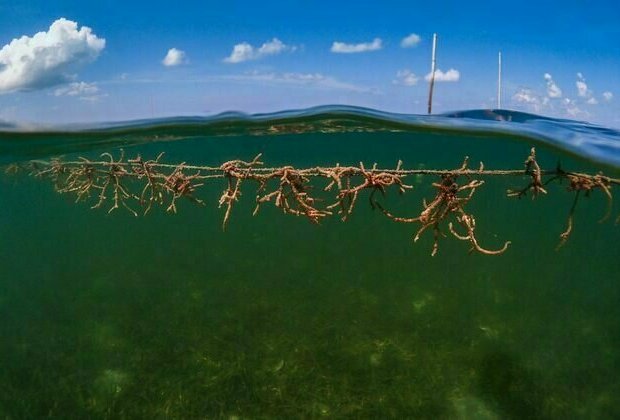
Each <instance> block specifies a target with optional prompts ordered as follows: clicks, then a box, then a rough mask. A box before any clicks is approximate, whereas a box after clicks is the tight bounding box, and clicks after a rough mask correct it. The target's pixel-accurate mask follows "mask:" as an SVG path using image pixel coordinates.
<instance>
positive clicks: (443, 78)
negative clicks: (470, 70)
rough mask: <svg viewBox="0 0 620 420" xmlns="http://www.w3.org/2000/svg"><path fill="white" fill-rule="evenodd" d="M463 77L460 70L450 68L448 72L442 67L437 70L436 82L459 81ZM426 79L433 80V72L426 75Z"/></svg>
mask: <svg viewBox="0 0 620 420" xmlns="http://www.w3.org/2000/svg"><path fill="white" fill-rule="evenodd" d="M460 78H461V73H460V72H459V71H458V70H455V69H450V70H448V71H447V72H445V73H444V72H443V71H441V70H440V69H437V70H435V81H436V82H458V81H459V80H460ZM424 80H426V81H427V82H429V81H430V80H431V73H429V74H427V75H426V76H424Z"/></svg>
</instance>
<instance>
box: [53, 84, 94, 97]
mask: <svg viewBox="0 0 620 420" xmlns="http://www.w3.org/2000/svg"><path fill="white" fill-rule="evenodd" d="M97 92H99V88H98V87H97V85H96V84H95V83H86V82H73V83H69V84H68V85H66V86H62V87H59V88H58V89H56V90H55V91H54V96H84V95H94V94H95V93H97Z"/></svg>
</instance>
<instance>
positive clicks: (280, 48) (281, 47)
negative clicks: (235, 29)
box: [224, 38, 297, 64]
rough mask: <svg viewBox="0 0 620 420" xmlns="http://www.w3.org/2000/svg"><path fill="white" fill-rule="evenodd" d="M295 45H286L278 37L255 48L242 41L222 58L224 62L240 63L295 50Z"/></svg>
mask: <svg viewBox="0 0 620 420" xmlns="http://www.w3.org/2000/svg"><path fill="white" fill-rule="evenodd" d="M296 49H297V47H294V46H290V45H286V44H285V43H283V42H282V41H280V40H279V39H278V38H274V39H272V40H271V41H269V42H265V43H264V44H263V45H261V46H260V47H259V48H255V47H253V46H252V45H250V44H248V43H247V42H242V43H240V44H237V45H235V46H234V47H233V50H232V52H231V53H230V55H229V56H228V57H226V58H225V59H224V62H226V63H232V64H236V63H242V62H244V61H249V60H258V59H260V58H263V57H266V56H269V55H276V54H280V53H282V52H284V51H295V50H296Z"/></svg>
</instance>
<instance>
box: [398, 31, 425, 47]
mask: <svg viewBox="0 0 620 420" xmlns="http://www.w3.org/2000/svg"><path fill="white" fill-rule="evenodd" d="M421 40H422V38H420V35H418V34H411V35H409V36H406V37H404V38H403V39H402V41H400V46H401V47H403V48H411V47H415V46H417V45H418V44H419V43H420V41H421Z"/></svg>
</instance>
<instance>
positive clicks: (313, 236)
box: [0, 132, 620, 419]
mask: <svg viewBox="0 0 620 420" xmlns="http://www.w3.org/2000/svg"><path fill="white" fill-rule="evenodd" d="M530 146H531V144H529V143H528V142H527V141H517V140H515V139H508V138H494V137H493V136H486V137H482V136H480V137H471V136H463V135H459V136H457V135H450V134H448V133H443V134H431V133H417V134H416V133H406V132H402V133H389V132H378V133H363V132H362V133H336V134H326V133H305V134H297V135H295V134H288V135H272V136H269V135H262V136H230V137H216V138H211V137H205V138H200V137H199V138H194V139H191V140H183V141H175V142H158V143H151V144H146V145H139V146H131V147H126V148H125V151H126V153H127V154H128V155H131V156H133V155H135V154H137V153H140V154H142V155H143V156H144V157H148V158H154V157H155V156H157V154H158V153H159V152H162V151H165V152H166V155H165V160H166V161H168V162H180V161H187V162H188V163H202V164H213V165H218V164H219V163H221V162H223V161H226V160H229V159H237V158H242V159H251V158H252V157H253V156H255V155H256V154H257V153H259V152H263V154H264V160H265V162H266V163H267V164H268V165H269V166H279V165H285V164H291V165H294V166H296V167H311V166H316V165H333V164H335V163H336V162H339V163H341V164H343V165H344V164H357V163H358V162H359V161H360V160H362V161H364V162H366V163H367V166H370V164H372V162H377V163H378V164H379V167H390V168H392V167H394V166H395V164H396V162H397V161H398V159H402V160H403V161H404V163H405V167H407V168H417V167H421V165H424V167H426V168H441V169H444V168H457V167H459V166H460V164H461V162H462V159H463V156H465V155H468V156H470V157H471V159H472V162H474V163H473V164H472V166H474V167H477V164H475V162H478V161H484V162H485V167H486V168H487V169H505V168H510V169H519V168H522V167H523V161H524V159H525V158H526V157H527V155H528V153H529V148H530ZM104 150H108V149H104ZM101 151H102V150H99V149H97V150H93V151H90V152H88V151H82V152H81V153H80V155H81V156H87V157H91V158H95V157H96V156H98V154H99V153H100V152H101ZM108 151H114V152H115V153H118V150H117V149H115V150H111V149H110V150H108ZM538 155H539V162H540V163H541V166H543V167H545V168H554V167H555V166H556V162H557V160H558V159H561V161H562V164H563V166H564V167H566V168H569V169H571V170H583V171H590V172H593V171H594V172H595V171H596V170H598V169H599V168H598V167H595V166H592V165H591V164H589V163H587V162H585V161H580V160H578V159H576V158H574V157H570V156H566V155H563V154H560V152H557V151H554V150H551V149H546V148H544V147H540V146H539V147H538ZM72 157H75V156H71V155H68V156H65V158H67V159H69V158H72ZM605 173H606V174H607V175H611V176H618V171H616V172H615V173H614V172H613V170H610V169H609V168H605ZM410 181H412V182H414V186H415V189H414V190H413V191H410V192H407V193H406V194H405V195H403V196H398V195H397V194H395V193H394V191H391V192H390V193H389V194H388V196H387V197H386V198H385V199H384V200H383V202H384V203H385V204H386V206H388V207H389V208H393V209H395V211H397V210H398V211H399V214H401V213H400V212H402V214H404V215H411V216H413V215H414V214H415V213H414V212H413V210H417V211H418V212H419V208H420V206H421V202H422V198H423V197H426V198H427V199H432V197H433V195H434V194H433V191H432V188H431V187H430V186H429V184H430V182H432V181H433V179H432V177H419V178H416V179H411V180H410ZM486 181H487V182H486V184H485V185H484V186H483V187H481V188H480V189H479V190H478V191H477V192H476V195H475V197H474V199H473V200H472V202H471V203H470V204H469V206H468V208H469V209H470V211H471V212H472V214H474V215H475V216H476V221H477V232H478V237H479V239H480V242H481V244H482V245H484V246H487V247H488V248H492V249H495V248H498V247H500V246H501V245H502V244H503V242H504V241H505V240H510V241H512V245H511V247H510V248H509V249H508V251H507V252H506V253H505V254H503V255H501V256H484V255H479V254H469V253H468V252H467V251H468V249H469V246H468V244H466V243H463V242H460V241H457V240H455V239H454V238H445V239H443V240H442V241H441V242H440V248H439V253H438V254H437V255H436V256H435V257H431V256H430V252H431V247H432V234H431V233H430V232H429V233H428V234H427V235H425V236H424V237H423V238H422V239H421V240H420V241H419V242H418V243H415V244H414V243H413V241H412V235H413V233H415V230H416V229H415V227H414V226H411V225H405V224H396V223H393V222H391V221H389V220H388V219H387V218H385V217H384V216H382V215H380V214H379V212H377V211H373V210H372V209H371V208H370V206H369V205H367V199H366V196H365V195H364V196H362V197H361V198H360V203H359V204H358V206H357V207H356V209H355V211H354V213H353V215H352V217H351V218H350V220H349V221H347V222H346V223H342V222H340V221H339V220H338V219H337V218H331V219H329V220H325V221H324V222H323V223H322V224H321V225H320V226H315V225H312V224H310V223H309V222H308V221H307V220H305V219H303V218H297V217H294V216H290V215H283V214H281V212H279V211H278V210H277V209H274V208H272V207H267V206H264V208H262V209H261V211H260V213H259V214H258V215H257V216H254V217H253V216H252V210H253V207H254V196H255V192H254V189H253V187H250V186H249V185H247V186H245V187H244V189H243V190H242V192H243V196H242V197H241V200H240V202H239V204H238V205H237V206H236V207H235V208H234V209H233V214H232V218H231V221H230V224H229V227H228V229H227V231H226V232H222V229H221V219H222V216H223V210H221V209H218V208H217V200H218V199H219V197H220V195H221V192H222V190H223V189H224V187H225V184H224V181H223V180H216V181H213V182H209V183H208V185H205V186H204V187H202V188H201V189H200V191H199V193H198V194H197V195H198V196H199V197H200V198H202V199H204V200H205V202H206V206H204V207H200V206H196V205H194V204H192V203H191V202H181V203H180V204H179V205H178V207H179V212H178V214H176V215H171V214H166V213H165V211H164V210H165V209H161V208H158V209H154V211H152V212H151V213H150V214H148V215H147V216H145V217H138V218H135V217H134V216H132V215H131V214H129V212H125V211H123V210H121V211H117V212H114V213H112V214H108V213H107V210H105V209H99V210H91V209H90V206H91V205H92V204H93V203H91V204H86V203H78V204H76V203H74V202H73V198H72V197H70V196H65V195H60V194H58V193H56V192H55V191H54V188H53V186H52V185H51V183H50V182H48V181H44V180H39V179H35V178H32V177H28V176H26V175H24V174H18V175H14V176H9V175H3V176H2V178H1V182H0V197H1V199H0V250H2V252H1V253H0V320H1V321H0V417H4V418H11V419H13V418H15V419H17V418H41V417H48V416H50V417H58V418H299V417H301V418H308V417H309V418H318V417H329V418H349V417H353V418H360V417H362V418H368V417H370V418H390V417H393V418H405V417H409V418H433V419H436V418H461V419H472V418H476V419H499V418H514V419H523V418H528V419H534V418H618V417H620V398H619V397H618V395H620V305H618V302H620V275H619V262H618V261H619V257H620V251H619V248H618V243H619V240H620V226H614V224H613V218H615V217H616V215H617V214H618V212H619V211H620V209H619V207H618V205H615V207H614V212H613V218H612V220H610V221H607V222H606V223H597V221H598V220H599V219H600V217H601V216H602V215H603V214H604V213H605V208H606V200H605V198H604V197H603V195H602V194H601V193H600V191H596V192H594V193H593V194H592V197H590V198H588V199H582V200H581V202H580V203H579V206H578V208H577V211H576V214H575V226H574V229H573V233H572V236H571V238H570V240H569V241H568V242H567V244H566V245H565V246H564V247H563V248H561V249H559V250H558V251H556V250H555V248H556V246H557V244H558V242H559V234H560V233H561V232H562V231H564V229H565V227H566V216H567V214H568V211H569V209H570V206H571V204H572V200H573V195H572V193H568V192H566V186H561V185H550V187H549V194H548V195H546V196H542V197H539V198H538V199H536V200H534V201H532V200H531V199H530V198H529V197H528V198H525V199H522V200H516V199H509V198H506V196H505V191H506V190H507V189H508V188H511V187H512V188H514V187H521V186H524V185H526V184H527V181H528V180H527V178H526V177H522V178H521V177H516V178H512V177H508V178H499V177H498V178H496V179H490V178H486ZM407 210H410V212H409V213H407Z"/></svg>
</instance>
